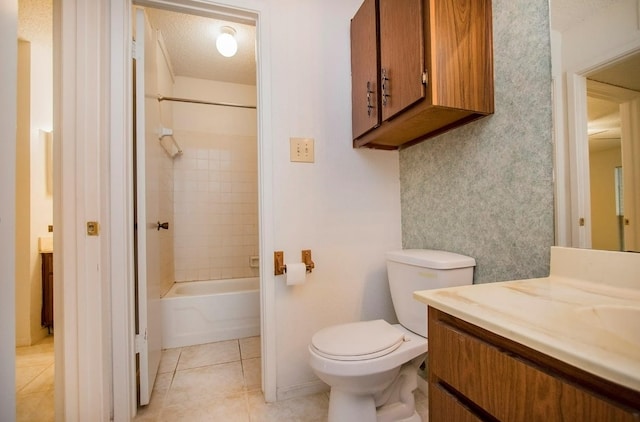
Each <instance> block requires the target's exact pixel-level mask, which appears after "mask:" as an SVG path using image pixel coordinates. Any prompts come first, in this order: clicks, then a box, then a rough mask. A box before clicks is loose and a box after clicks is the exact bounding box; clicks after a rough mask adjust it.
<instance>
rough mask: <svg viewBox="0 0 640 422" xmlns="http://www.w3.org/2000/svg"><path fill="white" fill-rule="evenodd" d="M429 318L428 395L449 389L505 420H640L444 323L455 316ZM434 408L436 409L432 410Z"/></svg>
mask: <svg viewBox="0 0 640 422" xmlns="http://www.w3.org/2000/svg"><path fill="white" fill-rule="evenodd" d="M429 313H430V318H429V371H430V373H429V382H430V390H431V389H433V390H436V386H437V385H443V386H446V387H447V389H448V390H449V391H451V392H452V394H454V395H459V398H460V399H461V400H462V401H469V402H472V403H473V404H475V405H477V407H479V408H481V409H484V411H486V412H487V414H488V415H491V416H492V417H494V418H496V419H498V420H501V421H523V422H524V421H527V422H529V421H544V422H551V421H594V422H595V421H638V420H640V419H639V418H638V414H637V413H634V412H633V411H632V409H628V408H625V407H622V406H619V405H618V404H617V403H614V402H612V401H609V400H608V399H605V398H603V397H600V396H599V395H596V394H595V393H592V392H590V391H588V390H586V389H584V388H583V387H582V386H580V385H577V384H575V383H574V382H571V383H570V382H568V381H566V380H565V379H563V378H562V377H558V374H554V375H551V373H549V372H547V371H545V370H543V369H542V368H540V367H538V366H536V365H533V364H532V363H531V362H529V361H528V360H524V359H522V358H521V357H519V356H518V355H515V354H513V353H510V352H507V351H505V350H504V349H503V348H499V347H497V346H495V345H493V344H491V343H489V342H487V341H484V340H483V339H480V338H479V337H477V336H475V335H471V334H469V333H467V332H464V331H462V330H460V329H458V328H457V327H454V326H452V325H450V324H448V323H447V318H441V316H443V315H444V316H446V317H448V319H452V318H453V317H451V316H448V315H446V314H443V313H441V312H439V311H435V310H432V309H430V311H429ZM476 328H477V327H476ZM435 398H436V397H433V399H434V400H435ZM431 406H432V404H431V402H430V408H431ZM436 409H438V405H434V410H436ZM436 412H437V410H436ZM432 415H433V419H432V421H436V422H437V421H439V420H442V421H444V420H447V421H450V420H452V419H449V418H447V416H446V415H438V414H437V413H436V414H432ZM483 419H484V418H483ZM461 420H466V419H461Z"/></svg>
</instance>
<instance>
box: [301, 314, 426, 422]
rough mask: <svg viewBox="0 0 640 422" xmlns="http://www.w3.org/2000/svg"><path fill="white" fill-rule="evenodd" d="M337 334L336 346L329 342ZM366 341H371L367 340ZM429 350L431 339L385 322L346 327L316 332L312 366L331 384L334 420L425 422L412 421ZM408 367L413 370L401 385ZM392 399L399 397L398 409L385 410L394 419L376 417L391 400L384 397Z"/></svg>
mask: <svg viewBox="0 0 640 422" xmlns="http://www.w3.org/2000/svg"><path fill="white" fill-rule="evenodd" d="M338 330H340V331H342V333H337V331H338ZM349 332H351V333H352V334H353V335H352V336H349V335H348V333H349ZM394 334H395V335H394ZM332 335H335V338H336V341H335V343H331V342H329V341H326V339H328V338H329V337H330V336H332ZM364 337H368V341H362V339H363V338H364ZM323 339H324V340H325V341H324V342H323ZM426 352H427V339H426V338H424V337H421V336H419V335H417V334H415V333H413V332H411V331H409V330H407V329H406V328H404V327H403V326H402V325H400V324H395V325H391V324H389V323H387V322H386V321H383V320H374V321H363V322H355V323H350V324H343V325H339V326H333V327H329V328H328V329H324V330H321V331H319V332H318V333H316V335H314V338H313V339H312V342H311V344H310V345H309V354H310V359H309V363H310V365H311V368H312V369H313V370H314V372H315V373H316V375H318V378H320V379H321V380H322V381H324V382H325V383H327V384H329V385H330V386H331V393H330V394H331V395H330V398H329V420H330V421H340V420H343V421H350V420H357V421H367V420H370V421H399V420H416V421H420V419H419V418H418V419H407V418H410V417H413V416H414V414H415V405H414V403H413V390H415V388H416V386H417V379H416V377H417V367H418V366H420V364H421V363H422V362H423V361H424V357H425V356H426ZM414 360H415V362H413V361H414ZM405 364H407V365H406V366H409V367H410V370H409V371H406V372H407V373H406V374H405V375H404V376H403V377H402V380H401V382H398V375H399V373H400V372H401V371H402V369H403V365H405ZM407 386H409V387H410V388H407ZM403 387H404V388H403ZM403 393H404V395H403ZM392 395H395V396H396V397H397V398H398V399H397V400H395V401H394V409H393V410H394V411H393V412H390V410H391V409H388V410H387V411H386V413H388V414H389V416H392V417H391V418H389V417H387V418H385V419H381V418H380V417H378V416H377V413H380V412H382V409H377V408H378V407H380V406H381V405H382V404H384V403H381V402H385V401H386V400H382V398H384V397H385V396H392ZM383 413H384V412H383Z"/></svg>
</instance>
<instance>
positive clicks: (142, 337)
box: [133, 329, 147, 353]
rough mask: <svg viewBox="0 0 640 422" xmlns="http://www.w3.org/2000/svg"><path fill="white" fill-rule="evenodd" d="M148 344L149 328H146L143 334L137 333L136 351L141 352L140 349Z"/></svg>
mask: <svg viewBox="0 0 640 422" xmlns="http://www.w3.org/2000/svg"><path fill="white" fill-rule="evenodd" d="M146 344H147V330H146V329H145V330H144V333H143V334H136V337H135V339H134V344H133V348H134V350H135V352H136V353H140V351H141V350H142V349H143V348H144V346H145V345H146Z"/></svg>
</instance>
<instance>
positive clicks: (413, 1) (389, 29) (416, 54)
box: [379, 0, 425, 121]
mask: <svg viewBox="0 0 640 422" xmlns="http://www.w3.org/2000/svg"><path fill="white" fill-rule="evenodd" d="M422 16H423V13H422V1H421V0H400V1H399V0H380V66H381V69H380V73H381V74H380V76H379V77H380V79H381V84H382V86H381V89H382V91H381V102H382V121H385V120H387V119H389V118H391V117H393V116H394V115H395V114H397V113H399V112H400V111H402V110H404V109H405V108H407V107H408V106H410V105H411V104H413V103H415V102H416V101H419V100H421V99H422V98H423V97H424V95H425V86H424V84H423V83H422V74H423V72H424V71H425V65H424V33H423V26H422Z"/></svg>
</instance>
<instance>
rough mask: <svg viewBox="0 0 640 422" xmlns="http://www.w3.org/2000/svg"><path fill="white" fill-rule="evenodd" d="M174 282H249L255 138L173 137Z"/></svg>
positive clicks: (254, 251) (254, 244)
mask: <svg viewBox="0 0 640 422" xmlns="http://www.w3.org/2000/svg"><path fill="white" fill-rule="evenodd" d="M175 136H176V138H177V139H179V140H180V143H181V146H182V149H183V151H184V154H183V155H182V156H180V157H178V158H176V160H175V161H174V213H175V214H174V219H175V231H174V242H175V246H174V250H175V276H176V281H192V280H211V279H226V278H241V277H252V276H257V275H258V268H252V267H251V266H250V261H251V257H252V256H257V255H258V186H257V185H258V184H257V178H258V175H257V143H256V137H255V136H238V135H217V134H208V133H196V132H187V131H176V132H175Z"/></svg>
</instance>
